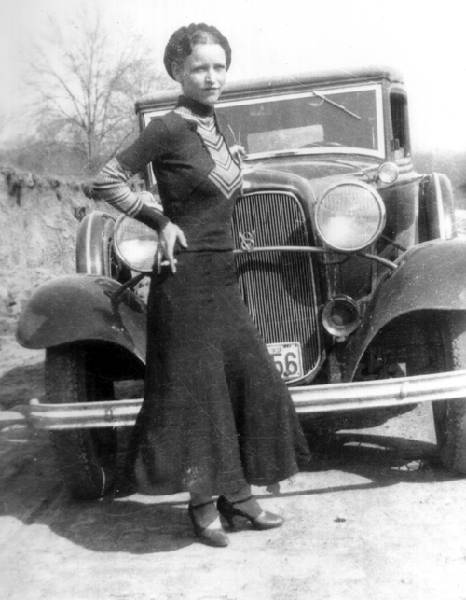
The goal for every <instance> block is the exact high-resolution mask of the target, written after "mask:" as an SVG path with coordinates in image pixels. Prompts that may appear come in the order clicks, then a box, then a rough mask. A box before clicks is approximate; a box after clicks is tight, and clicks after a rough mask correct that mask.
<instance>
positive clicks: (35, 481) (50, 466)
mask: <svg viewBox="0 0 466 600" xmlns="http://www.w3.org/2000/svg"><path fill="white" fill-rule="evenodd" d="M31 436H32V437H31ZM340 441H341V442H342V443H341V444H340V445H338V446H337V447H335V448H334V450H333V451H332V452H326V453H325V454H324V453H322V454H319V453H316V454H315V455H314V458H313V461H312V463H311V464H309V465H308V467H307V469H306V471H305V472H304V473H302V474H301V476H300V478H301V486H300V489H299V490H296V491H293V490H291V491H286V492H285V493H283V494H281V495H279V496H277V499H280V498H284V499H285V498H287V497H295V496H309V497H312V496H315V495H317V494H319V495H324V494H335V493H345V492H349V491H354V490H358V489H374V488H380V487H384V486H390V485H396V484H398V483H407V482H409V483H412V484H417V483H426V482H442V481H448V480H452V479H456V477H455V476H453V475H451V474H449V473H447V472H446V471H444V470H442V469H441V468H440V467H439V466H438V461H437V457H436V446H435V445H434V444H431V443H427V442H421V441H416V440H407V439H404V438H399V437H386V436H381V435H371V434H365V433H354V434H351V433H350V434H347V433H345V434H343V435H341V439H340ZM9 446H10V447H9ZM0 450H1V452H0V459H1V463H2V464H1V467H2V468H1V475H0V485H1V488H0V489H1V490H2V491H1V492H0V494H1V495H0V507H1V509H2V510H1V512H2V514H3V515H4V516H6V515H8V516H11V517H14V518H16V519H17V520H18V522H19V523H22V524H23V525H26V526H27V525H31V524H33V523H40V524H45V525H47V526H48V528H49V529H50V530H51V531H52V532H53V533H55V534H56V535H58V536H60V537H62V538H65V539H67V540H69V541H71V542H72V543H74V544H77V545H79V546H81V547H83V548H86V549H89V550H92V551H97V552H130V553H134V554H145V553H153V552H167V551H173V550H178V549H180V548H183V547H185V546H188V545H190V544H192V543H194V539H193V537H192V530H191V525H190V523H189V522H188V518H187V515H186V510H185V503H184V497H183V498H181V499H180V497H179V496H173V497H167V496H164V497H160V496H156V495H142V494H134V495H131V496H128V497H123V498H105V499H103V500H102V501H94V502H76V501H73V500H72V499H71V498H70V497H69V496H68V494H67V492H66V490H65V489H64V487H63V485H62V482H61V476H60V473H59V472H58V471H57V469H56V467H55V463H54V456H53V451H52V448H51V446H50V444H49V443H48V438H47V435H46V434H44V433H41V434H31V433H29V437H28V436H27V435H26V434H23V435H22V436H21V434H20V432H19V431H18V432H16V434H14V433H13V434H10V435H9V436H7V435H6V434H5V433H4V434H1V435H0ZM5 462H6V463H7V464H5ZM330 470H332V471H341V472H342V473H351V474H356V475H359V476H361V477H363V478H364V479H365V481H364V482H362V483H361V481H360V479H359V478H358V482H355V483H354V484H351V483H347V481H348V478H345V477H342V484H341V485H332V486H325V487H314V486H313V473H315V472H319V473H322V472H323V471H330ZM307 476H308V477H309V480H308V482H307V481H306V478H307ZM303 477H304V478H305V481H304V488H305V489H303V485H302V483H303V479H302V478H303ZM319 481H320V482H321V481H322V478H321V477H319ZM332 481H335V478H332ZM259 497H264V498H265V497H270V496H269V495H265V494H264V495H263V496H259ZM0 533H1V532H0ZM0 537H1V535H0Z"/></svg>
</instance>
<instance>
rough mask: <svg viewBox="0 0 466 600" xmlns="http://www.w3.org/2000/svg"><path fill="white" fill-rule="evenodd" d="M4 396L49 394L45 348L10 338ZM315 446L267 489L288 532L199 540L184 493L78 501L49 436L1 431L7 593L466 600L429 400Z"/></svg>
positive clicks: (455, 483)
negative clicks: (214, 543) (219, 542)
mask: <svg viewBox="0 0 466 600" xmlns="http://www.w3.org/2000/svg"><path fill="white" fill-rule="evenodd" d="M1 352H2V358H1V367H0V405H1V406H2V407H3V408H4V409H5V408H8V407H11V406H13V405H15V404H18V403H22V402H26V401H27V400H28V399H29V398H31V397H34V396H35V397H41V396H42V395H43V382H42V367H43V354H42V353H41V352H32V351H29V352H28V351H24V350H22V349H20V348H19V347H17V346H16V345H15V344H14V343H13V342H12V341H11V340H8V341H6V340H3V345H2V348H1ZM341 436H342V440H344V441H346V444H345V445H344V446H343V447H342V448H341V449H340V450H339V451H337V452H335V453H333V454H323V453H322V454H318V455H316V456H315V461H314V464H313V466H312V469H310V470H308V471H306V472H301V473H299V474H298V475H297V476H296V477H295V478H294V479H293V480H290V481H286V482H284V484H283V485H282V486H281V493H280V494H275V495H270V494H268V493H266V492H265V490H263V489H260V488H257V489H256V490H255V492H256V493H257V494H258V495H259V497H260V498H261V502H262V504H263V506H264V507H265V508H267V509H270V510H274V511H276V512H278V513H280V514H283V515H284V517H285V519H286V521H285V524H284V526H283V527H282V528H280V529H276V530H272V531H268V532H255V531H253V530H250V529H245V530H242V531H238V532H235V533H232V534H231V535H230V541H231V543H230V545H229V547H228V548H225V549H216V548H209V547H206V546H203V545H201V544H199V543H198V542H196V540H195V539H194V538H193V537H192V533H191V528H190V525H189V522H188V520H187V515H186V512H185V500H186V497H185V496H184V495H178V496H156V495H143V494H135V495H132V496H129V497H126V498H120V499H117V500H104V501H101V502H90V503H76V502H74V501H72V500H71V499H70V498H69V496H68V495H67V492H66V490H65V489H64V488H63V485H62V483H61V478H60V474H59V473H58V472H57V470H56V467H55V464H54V457H53V453H52V450H51V447H50V445H49V443H48V439H47V435H46V434H42V433H40V434H34V433H32V432H28V431H27V430H24V429H18V428H10V429H8V430H3V432H0V482H1V483H0V485H1V488H0V573H1V576H0V598H1V599H2V600H55V599H57V600H58V599H59V600H68V599H70V600H107V599H108V600H183V599H187V600H188V599H189V600H246V599H247V600H308V599H312V600H340V599H342V600H343V599H345V600H356V599H357V600H366V599H367V600H389V599H390V600H392V599H394V598H396V599H397V600H403V599H405V598H406V599H408V598H409V600H466V535H465V532H466V511H465V510H464V506H465V497H466V479H463V478H460V477H456V476H453V475H451V474H449V473H447V472H445V471H444V470H443V469H442V468H441V467H440V466H439V465H438V463H437V460H436V448H435V443H434V442H435V436H434V434H433V429H432V419H431V410H430V407H429V406H424V407H421V408H418V409H417V410H416V411H414V412H412V413H408V414H407V415H404V416H402V417H398V418H397V419H393V420H392V421H390V422H389V423H387V424H385V425H383V426H381V427H378V428H374V429H366V430H364V431H360V432H358V433H351V432H347V433H345V434H341Z"/></svg>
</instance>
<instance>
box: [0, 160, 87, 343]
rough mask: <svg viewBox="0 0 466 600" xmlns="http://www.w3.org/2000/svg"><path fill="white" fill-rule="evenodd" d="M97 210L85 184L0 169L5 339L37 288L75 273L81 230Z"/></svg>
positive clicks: (0, 291) (0, 327)
mask: <svg viewBox="0 0 466 600" xmlns="http://www.w3.org/2000/svg"><path fill="white" fill-rule="evenodd" d="M94 207H95V203H94V202H93V201H92V200H90V199H88V198H87V197H86V196H85V195H84V193H83V185H82V184H80V183H75V182H70V181H62V180H60V179H56V178H52V177H42V176H37V175H33V174H31V173H22V172H19V171H17V170H14V169H10V168H5V167H3V168H2V167H0V232H1V233H0V338H1V337H3V336H6V335H8V336H11V334H12V333H13V331H14V328H15V325H16V320H17V317H18V314H19V313H20V311H21V309H22V307H23V305H24V303H25V301H26V300H27V298H28V297H29V296H30V294H31V292H32V290H33V289H34V288H35V287H37V286H38V285H40V284H41V283H43V282H44V281H46V280H48V279H50V278H51V277H55V276H57V275H61V274H64V273H71V272H73V271H74V247H75V237H76V231H77V226H78V223H79V221H80V219H82V217H83V216H84V215H85V214H86V213H87V212H89V211H90V210H92V209H93V208H94Z"/></svg>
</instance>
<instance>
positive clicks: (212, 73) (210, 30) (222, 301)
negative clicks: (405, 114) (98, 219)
mask: <svg viewBox="0 0 466 600" xmlns="http://www.w3.org/2000/svg"><path fill="white" fill-rule="evenodd" d="M230 62H231V49H230V46H229V44H228V41H227V39H226V38H225V37H224V36H223V35H222V34H221V33H220V32H219V31H218V30H217V29H216V28H215V27H211V26H208V25H206V24H204V23H199V24H191V25H189V26H188V27H182V28H180V29H178V30H177V31H176V32H175V33H174V34H173V35H172V36H171V38H170V40H169V43H168V45H167V47H166V50H165V55H164V64H165V67H166V69H167V71H168V73H169V75H170V76H171V77H172V78H173V79H175V80H176V81H177V82H179V83H180V85H181V89H182V92H183V95H182V96H180V98H179V100H178V103H177V105H176V107H175V108H174V109H173V110H172V111H171V112H169V113H168V114H167V115H165V116H163V117H160V118H157V119H154V120H152V121H151V123H150V124H149V125H148V126H147V127H146V129H145V130H144V131H143V132H142V134H141V136H140V137H139V138H138V139H137V140H136V142H134V144H132V145H131V146H130V147H129V148H127V149H126V150H124V151H123V152H121V153H120V154H118V155H117V157H116V158H115V159H113V160H112V161H111V162H110V163H108V164H107V165H106V166H105V167H104V169H103V170H102V172H101V173H100V175H99V176H98V178H97V180H96V182H95V185H94V193H95V197H97V198H100V199H103V200H106V201H107V202H110V203H111V204H113V205H114V206H116V207H117V208H119V209H120V210H122V211H123V212H125V213H127V214H129V215H131V216H133V217H134V218H136V219H138V220H140V221H142V222H143V223H145V224H146V225H148V226H149V227H152V228H154V229H156V230H157V231H158V232H159V235H160V240H161V245H162V249H163V252H164V255H165V257H166V259H167V260H168V263H169V268H167V269H164V270H162V272H161V273H156V272H154V273H153V275H152V281H151V288H150V294H149V299H148V321H147V360H146V365H147V366H146V379H145V394H144V403H143V407H142V410H141V412H140V414H139V417H138V420H137V424H136V427H135V431H134V440H135V442H136V443H135V448H137V451H138V452H139V453H140V456H141V458H142V460H143V463H144V466H145V469H146V471H147V475H148V477H149V479H150V480H152V481H153V482H157V484H158V485H159V486H162V488H163V491H164V492H165V493H177V492H180V491H184V490H187V491H188V492H189V494H190V504H189V515H190V518H191V521H192V524H193V528H194V532H195V534H196V535H197V536H198V537H199V538H200V539H201V541H203V542H205V543H207V544H210V545H214V546H226V545H227V543H228V538H227V536H226V534H225V532H224V531H223V529H222V526H221V521H220V519H219V513H220V514H221V515H222V516H223V517H224V519H225V520H226V521H227V522H228V524H229V525H231V526H232V525H233V523H234V520H235V518H236V517H243V518H245V519H247V520H248V521H249V522H250V523H251V524H252V526H253V527H255V528H256V529H268V528H271V527H278V526H280V525H281V524H282V518H281V517H280V516H278V515H275V514H272V513H269V512H267V511H264V510H262V509H261V507H260V506H259V504H258V503H257V501H256V500H255V499H254V498H253V497H252V496H251V489H250V485H251V484H255V485H272V484H274V483H277V482H279V481H281V480H283V479H286V478H288V477H290V476H291V475H293V474H294V473H295V472H296V471H297V466H296V453H297V452H298V453H300V454H307V446H306V442H305V439H304V436H303V434H302V432H301V429H300V427H299V424H298V420H297V417H296V414H295V412H294V407H293V404H292V402H291V399H290V396H289V393H288V390H287V388H286V386H285V385H284V383H283V382H282V381H281V378H280V376H279V374H278V372H277V370H276V368H275V366H274V364H273V361H272V360H271V358H270V357H269V355H268V352H267V349H266V347H265V345H264V343H263V341H262V340H261V338H260V336H259V334H258V332H257V330H256V329H255V327H254V325H253V324H252V322H251V320H250V317H249V314H248V312H247V309H246V307H245V306H244V304H243V302H242V300H241V298H240V295H239V290H238V287H237V280H236V273H235V264H234V257H233V252H232V250H233V241H232V237H231V226H230V219H231V214H232V210H233V206H234V202H235V199H236V198H237V196H238V195H239V193H240V187H241V173H240V168H239V164H238V162H237V160H236V156H235V155H234V154H232V152H231V151H230V150H229V148H228V147H227V145H226V143H225V139H224V137H223V135H222V133H221V131H220V130H219V127H218V124H217V120H216V117H215V112H214V105H215V103H216V101H217V100H218V98H219V96H220V94H221V92H222V90H223V88H224V85H225V80H226V72H227V69H228V67H229V66H230ZM149 162H151V163H152V165H153V169H154V173H155V176H156V178H157V183H158V189H159V193H160V197H161V199H162V203H163V207H164V212H163V213H162V212H160V211H159V210H157V208H155V207H154V205H153V203H152V202H151V200H152V198H150V197H148V192H142V193H139V194H135V193H132V192H131V191H130V188H129V187H128V184H127V181H128V179H129V178H130V177H131V175H132V174H134V173H136V172H138V171H141V170H142V169H143V168H144V167H145V166H146V164H147V163H149ZM148 200H149V201H148ZM176 251H179V252H178V254H177V258H176V259H175V252H176ZM219 494H221V495H220V496H219V498H218V500H217V504H216V506H215V504H214V501H213V499H212V498H213V496H217V495H219Z"/></svg>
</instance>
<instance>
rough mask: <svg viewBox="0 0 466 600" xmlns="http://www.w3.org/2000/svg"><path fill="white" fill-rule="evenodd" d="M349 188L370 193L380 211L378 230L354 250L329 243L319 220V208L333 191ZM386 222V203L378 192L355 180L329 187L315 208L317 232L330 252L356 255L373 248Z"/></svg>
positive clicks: (340, 182) (353, 248) (354, 247)
mask: <svg viewBox="0 0 466 600" xmlns="http://www.w3.org/2000/svg"><path fill="white" fill-rule="evenodd" d="M348 186H349V187H356V188H359V189H363V190H365V191H367V192H369V193H370V194H371V196H372V198H373V199H374V200H375V203H376V206H377V208H378V210H379V223H378V226H377V228H376V230H375V231H374V233H373V234H372V236H370V238H368V239H367V240H365V241H364V243H362V244H360V245H357V246H353V247H352V248H344V247H342V246H338V245H337V244H335V243H332V242H330V241H328V240H327V239H326V237H325V234H324V232H323V231H322V228H321V226H320V224H319V218H318V212H319V208H320V207H321V206H322V203H323V202H324V201H325V199H326V197H327V196H328V194H330V193H331V192H332V191H334V190H336V189H337V188H340V187H348ZM386 221H387V211H386V207H385V203H384V201H383V200H382V198H381V196H380V194H379V193H378V191H377V190H376V189H374V187H372V186H370V185H368V184H367V183H364V182H362V181H354V180H353V179H346V180H344V181H339V182H338V183H335V184H333V185H330V186H329V187H327V188H326V189H325V191H324V192H323V193H322V194H321V195H320V197H319V199H318V201H317V203H316V205H315V207H314V226H315V229H316V232H317V234H318V236H319V238H320V239H321V240H322V242H323V245H324V246H325V247H326V248H329V249H330V250H334V251H336V252H339V253H342V254H354V253H356V252H361V251H362V250H365V249H366V248H369V247H370V246H372V244H373V243H374V242H375V241H376V240H377V239H378V238H379V237H380V235H381V233H382V231H383V230H384V227H385V224H386Z"/></svg>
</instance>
